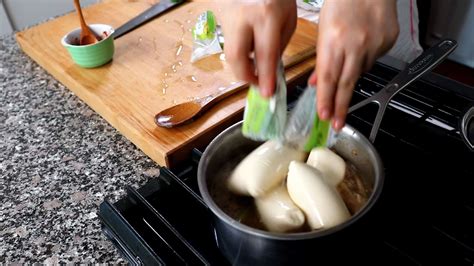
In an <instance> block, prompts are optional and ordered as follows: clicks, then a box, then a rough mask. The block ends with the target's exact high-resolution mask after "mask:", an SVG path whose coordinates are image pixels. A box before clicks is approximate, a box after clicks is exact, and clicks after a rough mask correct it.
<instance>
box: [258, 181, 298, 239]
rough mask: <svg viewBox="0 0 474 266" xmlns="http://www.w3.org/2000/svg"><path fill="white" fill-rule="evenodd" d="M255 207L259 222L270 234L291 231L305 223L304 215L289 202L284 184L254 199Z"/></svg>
mask: <svg viewBox="0 0 474 266" xmlns="http://www.w3.org/2000/svg"><path fill="white" fill-rule="evenodd" d="M255 205H256V206H257V210H258V213H259V215H260V220H261V222H262V223H263V224H264V225H265V226H266V227H267V229H268V230H269V231H271V232H279V233H284V232H288V231H293V230H296V229H298V228H300V227H301V226H303V224H304V222H305V217H304V213H303V212H302V211H301V210H300V209H299V208H298V206H296V205H295V203H294V202H293V201H292V200H291V198H290V195H289V194H288V190H287V189H286V185H285V184H282V185H281V186H278V187H276V188H275V189H273V190H272V191H270V192H269V193H267V194H265V195H264V196H262V197H258V198H255Z"/></svg>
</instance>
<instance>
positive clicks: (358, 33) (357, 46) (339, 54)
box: [309, 0, 399, 131]
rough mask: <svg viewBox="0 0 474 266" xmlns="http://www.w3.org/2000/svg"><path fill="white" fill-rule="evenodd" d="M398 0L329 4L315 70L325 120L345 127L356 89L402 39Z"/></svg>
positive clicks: (321, 23)
mask: <svg viewBox="0 0 474 266" xmlns="http://www.w3.org/2000/svg"><path fill="white" fill-rule="evenodd" d="M398 31H399V29H398V20H397V12H396V1H395V0H383V1H374V0H358V1H355V0H326V1H325V2H324V5H323V7H322V9H321V13H320V19H319V35H318V43H317V58H316V69H315V71H314V72H313V74H312V75H311V77H310V79H309V83H310V84H313V85H315V84H316V83H317V87H318V90H317V107H318V114H319V116H320V118H321V119H323V120H328V119H331V118H332V126H333V128H334V129H335V130H336V131H339V130H340V129H341V128H342V127H343V126H344V124H345V120H346V115H347V110H348V107H349V103H350V100H351V97H352V92H353V89H354V86H355V84H356V82H357V80H358V78H359V76H360V74H361V73H362V72H363V71H368V70H369V69H370V68H371V67H372V65H373V63H374V62H375V60H376V59H377V58H378V57H379V56H381V55H383V54H384V53H385V52H387V51H388V50H389V49H390V48H391V47H392V46H393V44H394V43H395V41H396V39H397V36H398Z"/></svg>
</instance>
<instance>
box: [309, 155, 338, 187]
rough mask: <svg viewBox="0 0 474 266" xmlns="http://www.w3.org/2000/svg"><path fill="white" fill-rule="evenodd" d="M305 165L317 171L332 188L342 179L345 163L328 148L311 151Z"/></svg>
mask: <svg viewBox="0 0 474 266" xmlns="http://www.w3.org/2000/svg"><path fill="white" fill-rule="evenodd" d="M306 163H307V164H309V165H311V166H312V167H314V168H316V169H318V170H319V171H320V172H321V173H322V174H323V176H324V178H325V179H326V181H327V182H328V183H330V184H331V185H332V186H334V187H336V186H337V185H338V184H339V183H341V182H342V180H343V179H344V175H345V173H346V162H345V161H344V159H342V158H341V157H340V156H339V155H337V154H336V153H335V152H333V151H331V150H330V149H328V148H314V149H312V150H311V153H310V154H309V157H308V160H307V161H306Z"/></svg>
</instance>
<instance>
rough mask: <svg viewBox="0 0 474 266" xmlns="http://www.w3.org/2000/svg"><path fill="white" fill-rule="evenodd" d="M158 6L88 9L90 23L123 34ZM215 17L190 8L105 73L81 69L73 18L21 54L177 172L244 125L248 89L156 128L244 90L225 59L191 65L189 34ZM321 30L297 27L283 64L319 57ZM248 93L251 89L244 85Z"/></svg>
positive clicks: (140, 35)
mask: <svg viewBox="0 0 474 266" xmlns="http://www.w3.org/2000/svg"><path fill="white" fill-rule="evenodd" d="M153 3H154V1H149V0H141V1H140V0H135V1H125V0H108V1H103V2H101V3H98V4H95V5H92V6H89V7H86V8H84V9H83V13H84V17H85V19H86V22H87V23H88V24H95V23H100V24H108V25H111V26H112V27H114V28H117V27H119V26H120V25H122V24H123V23H125V22H126V21H128V20H129V19H131V18H133V17H134V16H136V15H137V14H139V13H141V12H142V11H144V10H146V9H147V8H149V7H150V5H151V4H153ZM206 10H212V11H213V12H214V13H215V15H216V17H217V20H218V21H219V17H220V16H221V15H222V10H221V8H220V7H219V6H218V5H217V4H216V3H215V2H209V1H204V2H190V3H185V4H183V5H181V6H180V7H178V8H176V9H174V10H172V11H171V12H168V13H166V14H164V15H162V16H160V17H158V18H156V19H154V20H152V21H151V22H149V23H147V24H145V25H143V26H141V27H140V28H137V29H135V30H134V31H132V32H130V33H128V34H126V35H124V36H123V37H121V38H119V39H117V40H115V55H114V58H113V60H112V61H111V62H110V63H108V64H106V65H104V66H101V67H98V68H94V69H84V68H80V67H79V66H77V65H75V64H74V62H73V61H72V59H71V58H70V56H69V54H68V52H67V50H66V49H65V48H64V47H62V45H61V42H60V40H61V38H62V37H63V36H64V35H65V34H67V33H68V32H69V31H71V30H73V29H75V28H78V27H79V19H78V17H77V14H76V13H74V12H71V13H69V14H66V15H64V16H61V17H58V18H55V19H53V20H50V21H48V22H46V23H43V24H40V25H37V26H35V27H32V28H29V29H27V30H24V31H22V32H19V33H17V35H16V37H17V41H18V43H19V45H20V47H21V48H22V49H23V51H24V52H25V53H26V54H28V55H29V56H30V57H31V58H32V59H33V60H35V61H36V62H37V63H38V64H39V65H41V66H42V67H43V68H44V69H46V71H48V72H49V73H50V74H51V75H53V76H54V77H55V78H56V79H57V80H59V81H60V82H61V83H63V84H64V85H65V86H66V87H68V88H69V89H70V90H71V91H73V92H74V93H75V94H76V95H77V96H78V97H80V98H81V99H82V100H83V101H84V102H86V103H87V104H88V105H89V106H90V107H91V108H92V109H93V110H95V111H96V112H97V113H99V114H100V115H101V116H102V117H103V118H104V119H106V120H107V121H108V122H109V123H110V124H111V125H112V126H113V127H115V128H116V129H117V130H118V131H120V132H121V133H122V134H123V135H124V136H125V137H127V138H128V139H129V140H130V141H132V142H133V143H134V144H135V145H136V146H137V147H139V148H140V149H141V150H142V151H143V152H144V153H145V154H147V155H148V156H149V157H150V158H151V159H153V160H154V161H156V162H157V163H158V164H159V165H162V166H168V167H175V166H177V165H178V164H179V163H180V162H182V160H184V159H185V158H187V157H188V156H189V153H190V151H191V149H192V148H194V147H197V148H202V147H204V146H205V145H206V144H207V143H208V142H209V141H210V140H211V139H212V138H213V137H215V136H216V135H217V134H218V133H219V132H220V131H221V130H223V129H224V128H226V127H228V126H230V125H231V124H232V123H235V122H237V121H238V120H240V119H241V118H242V111H243V108H244V104H245V96H246V90H242V91H241V92H239V93H237V94H235V95H233V96H231V97H229V98H227V99H225V100H223V101H222V102H220V103H218V104H217V105H216V106H214V107H212V108H211V109H210V110H208V111H207V112H206V113H205V114H203V115H202V116H201V117H199V118H198V119H196V120H195V121H194V122H192V123H189V124H186V125H184V126H180V127H177V128H171V129H166V128H160V127H157V126H156V125H155V124H154V121H153V118H154V115H155V114H156V113H158V112H159V111H161V110H163V109H166V108H168V107H170V106H173V105H175V104H178V103H181V102H185V101H188V100H190V99H193V98H195V97H203V96H206V95H208V94H210V93H212V92H215V91H216V90H219V89H222V88H226V87H228V86H235V84H243V83H241V82H240V81H239V80H237V79H236V78H235V77H234V75H233V73H232V72H231V69H230V66H229V65H228V63H227V62H226V61H225V57H224V56H223V55H214V56H211V57H209V58H206V59H203V60H201V61H198V62H196V63H194V64H191V63H190V56H191V53H192V35H191V28H192V27H193V25H194V24H195V21H196V18H197V16H198V15H199V14H200V13H201V12H204V11H206ZM316 31H317V27H316V25H314V24H311V23H310V22H307V21H303V20H300V21H298V27H297V30H296V32H295V34H294V36H293V38H292V40H291V41H290V44H289V45H288V47H287V49H286V50H285V52H284V56H283V60H284V62H285V64H286V65H287V64H290V63H294V62H299V61H301V58H307V57H308V55H309V56H310V57H311V55H313V54H314V44H315V43H316V36H317V32H316ZM313 67H314V56H313V57H312V58H309V59H307V60H304V61H303V62H302V63H299V64H297V65H296V66H294V67H291V68H288V69H287V72H286V73H287V80H288V81H289V82H291V81H293V80H294V79H296V78H298V77H299V76H301V75H303V74H304V73H307V72H308V71H310V70H311V69H312V68H313ZM242 86H248V85H247V84H243V85H242Z"/></svg>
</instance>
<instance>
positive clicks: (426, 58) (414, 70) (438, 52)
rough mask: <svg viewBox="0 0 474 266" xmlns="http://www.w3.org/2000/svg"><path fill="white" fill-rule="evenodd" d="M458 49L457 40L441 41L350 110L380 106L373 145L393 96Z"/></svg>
mask: <svg viewBox="0 0 474 266" xmlns="http://www.w3.org/2000/svg"><path fill="white" fill-rule="evenodd" d="M456 47H457V42H456V41H455V40H451V39H444V40H441V41H440V42H438V43H437V44H436V45H434V46H432V47H431V48H429V49H428V50H426V51H424V52H423V53H422V54H421V55H420V56H418V57H417V58H416V59H415V60H413V62H411V63H410V64H409V65H408V66H407V67H406V68H405V69H404V70H402V71H401V72H400V73H399V74H398V75H397V76H395V78H393V79H392V80H391V81H390V82H389V83H388V84H387V85H386V86H385V87H384V88H383V89H382V90H380V91H379V92H377V93H375V94H374V95H372V96H370V97H369V98H367V99H365V100H363V101H361V102H359V103H357V104H355V105H353V106H351V107H350V108H349V112H348V113H352V112H353V111H355V110H357V109H359V108H361V107H362V106H365V105H367V104H369V103H376V104H377V105H378V106H379V109H378V111H377V116H376V117H375V121H374V124H373V126H372V130H371V131H370V137H369V140H370V141H371V142H372V143H373V142H374V141H375V137H376V136H377V132H378V130H379V127H380V124H381V123H382V118H383V114H384V112H385V109H386V108H387V105H388V103H389V102H390V100H391V99H392V98H393V96H395V94H397V93H398V92H399V91H401V90H402V89H403V88H405V87H406V86H408V85H409V84H411V83H412V82H413V81H415V80H417V79H419V78H420V77H421V76H422V75H423V74H425V73H427V72H428V71H430V70H431V69H433V68H434V67H436V66H437V65H438V64H439V63H441V62H442V61H443V60H444V59H445V58H446V57H447V56H448V55H449V54H450V53H451V52H452V51H454V49H455V48H456Z"/></svg>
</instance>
